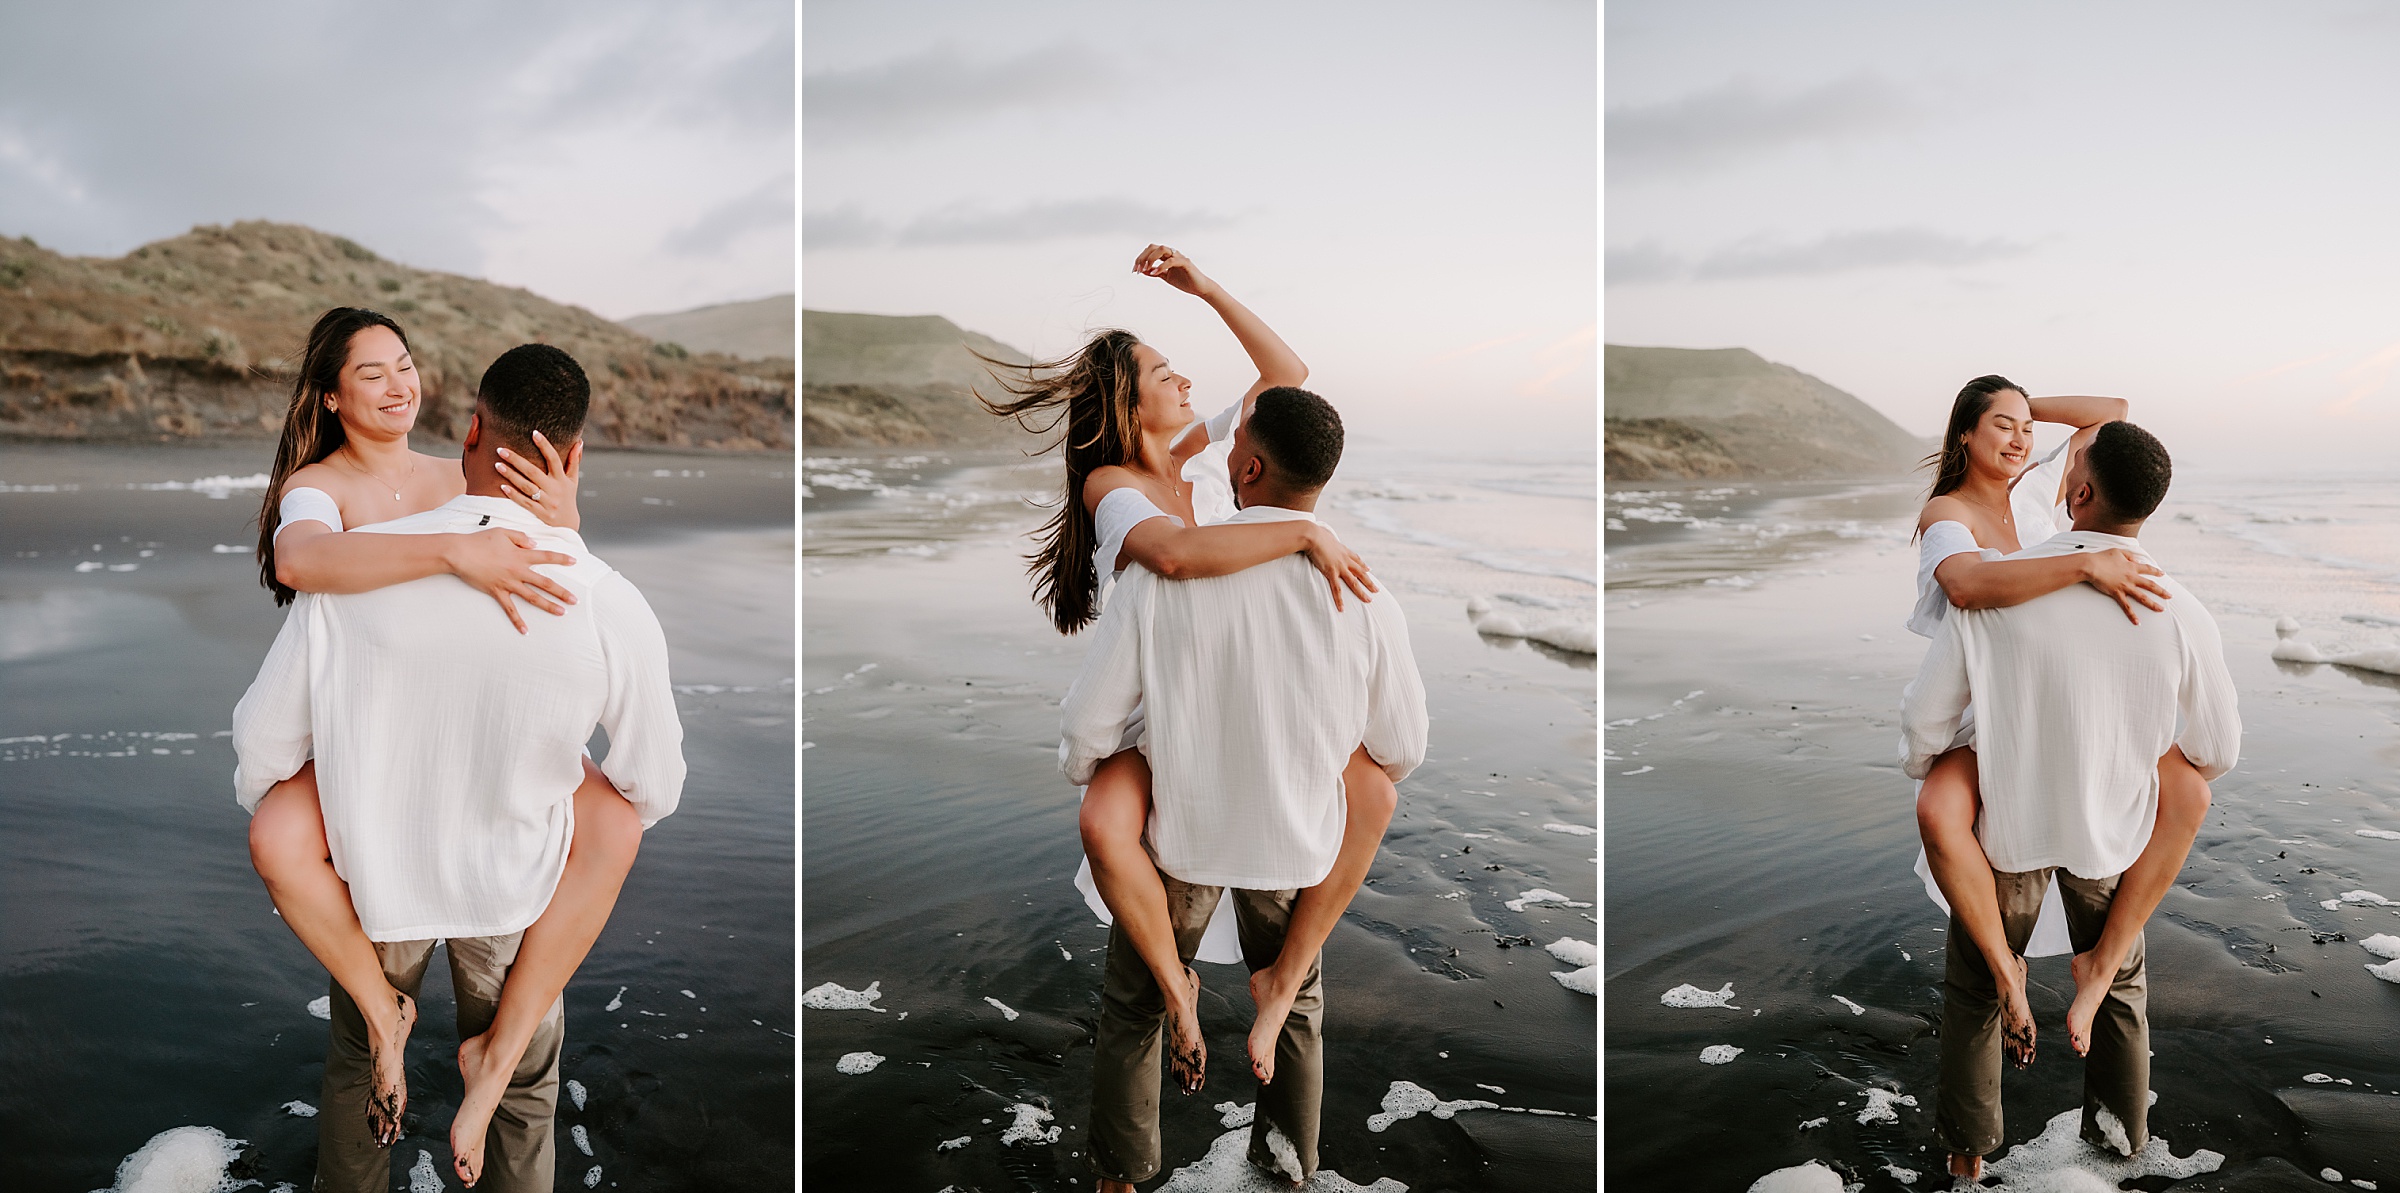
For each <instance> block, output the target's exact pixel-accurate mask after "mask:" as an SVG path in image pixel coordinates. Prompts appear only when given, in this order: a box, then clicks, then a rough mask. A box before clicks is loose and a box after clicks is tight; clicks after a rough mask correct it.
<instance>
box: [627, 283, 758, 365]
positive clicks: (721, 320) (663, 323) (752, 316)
mask: <svg viewBox="0 0 2400 1193" xmlns="http://www.w3.org/2000/svg"><path fill="white" fill-rule="evenodd" d="M795 305H796V304H795V303H794V302H793V301H792V296H791V295H789V294H778V295H775V296H774V297H772V298H758V299H752V300H751V301H749V302H725V303H718V304H717V305H715V306H707V307H694V308H693V309H691V310H688V311H676V312H674V313H673V314H667V315H635V316H634V317H633V318H631V319H619V320H618V321H617V322H619V323H621V324H623V325H624V326H626V327H630V328H632V329H633V330H635V331H638V332H640V333H642V334H643V335H646V336H648V337H650V338H651V339H653V340H656V341H659V342H661V343H668V344H679V345H681V346H683V347H685V348H688V349H690V350H691V351H694V352H716V353H721V354H723V355H726V356H731V357H735V358H737V359H741V360H768V359H773V358H777V357H780V358H782V359H784V360H790V359H792V355H793V353H792V314H793V309H794V307H795Z"/></svg>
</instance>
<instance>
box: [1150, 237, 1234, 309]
mask: <svg viewBox="0 0 2400 1193" xmlns="http://www.w3.org/2000/svg"><path fill="white" fill-rule="evenodd" d="M1133 271H1134V272H1135V273H1138V274H1141V275H1142V276H1143V277H1150V278H1157V279H1159V280H1161V281H1163V282H1165V283H1166V284H1168V285H1170V286H1173V287H1175V288H1176V289H1178V290H1181V291H1183V292H1184V293H1186V294H1189V295H1191V296H1192V297H1194V298H1206V297H1208V296H1209V295H1210V294H1211V293H1213V292H1215V290H1216V288H1217V284H1216V283H1215V282H1213V281H1210V280H1209V277H1208V275H1207V274H1204V273H1202V272H1200V269H1199V267H1198V266H1195V265H1193V264H1192V259H1191V258H1189V257H1186V256H1184V255H1183V254H1182V253H1178V252H1176V251H1175V250H1173V249H1171V248H1168V247H1167V246H1165V245H1163V244H1154V245H1151V246H1150V247H1149V248H1146V249H1143V250H1142V255H1141V256H1138V257H1135V258H1134V259H1133Z"/></svg>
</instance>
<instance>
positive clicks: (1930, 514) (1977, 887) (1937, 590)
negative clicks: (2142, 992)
mask: <svg viewBox="0 0 2400 1193" xmlns="http://www.w3.org/2000/svg"><path fill="white" fill-rule="evenodd" d="M2126 410H2127V403H2126V402H2125V400H2124V399H2122V398H2099V397H2048V398H2028V397H2027V396H2026V395H2025V392H2024V390H2023V389H2021V388H2019V387H2018V386H2017V385H2016V384H2015V383H2013V382H2011V381H2009V380H2008V379H2007V378H2004V377H1998V376H1989V377H1978V378H1976V379H1975V380H1973V381H1970V382H1968V383H1967V386H1966V388H1965V389H1962V390H1960V391H1959V394H1958V398H1957V400H1956V401H1955V402H1954V403H1953V404H1952V405H1951V408H1950V422H1949V427H1948V429H1947V430H1946V431H1945V433H1944V436H1943V440H1942V449H1941V451H1940V452H1938V453H1936V455H1935V456H1934V457H1932V458H1931V459H1929V460H1928V461H1927V462H1928V463H1929V464H1933V465H1935V474H1934V481H1933V492H1932V496H1931V498H1930V499H1929V500H1928V501H1926V503H1925V508H1924V512H1923V513H1921V514H1919V515H1918V518H1917V533H1918V534H1919V535H1920V536H1921V546H1920V549H1919V553H1918V565H1917V606H1916V611H1915V614H1914V616H1912V617H1911V618H1910V619H1909V623H1908V628H1909V629H1910V630H1911V631H1912V632H1914V633H1917V634H1920V635H1923V636H1925V637H1931V636H1932V635H1933V633H1934V631H1935V629H1937V628H1938V627H1939V626H1940V624H1941V619H1942V617H1943V616H1945V615H1946V614H1947V613H1948V612H1949V610H1950V609H1951V608H1952V607H1953V606H1955V607H1957V608H1960V609H1990V608H1997V607H2001V606H2006V605H2016V604H2021V603H2023V602H2025V601H2029V600H2032V599H2033V598H2035V597H2038V596H2041V595H2043V594H2045V593H2050V592H2055V591H2057V590H2059V589H2061V588H2065V587H2067V586H2069V585H2071V584H2079V583H2081V584H2089V585H2091V586H2092V587H2094V588H2096V589H2099V590H2100V591H2101V592H2103V593H2106V594H2107V595H2108V596H2110V597H2113V598H2115V600H2116V601H2117V603H2118V605H2120V606H2121V607H2122V608H2123V609H2124V611H2125V616H2126V617H2127V618H2129V619H2133V620H2136V621H2138V620H2140V614H2139V612H2137V608H2136V607H2137V606H2147V607H2148V608H2150V609H2153V610H2157V609H2163V608H2165V606H2164V605H2162V604H2160V602H2161V601H2164V600H2166V599H2167V593H2166V590H2165V588H2164V587H2162V586H2161V585H2159V584H2158V582H2157V581H2154V580H2151V579H2150V578H2149V577H2151V576H2154V575H2157V574H2159V571H2158V569H2157V568H2155V567H2152V566H2150V565H2148V564H2146V563H2143V562H2142V561H2141V560H2140V559H2139V558H2138V557H2136V556H2134V555H2133V554H2131V553H2130V552H2127V551H2123V550H2113V549H2112V550H2106V551H2095V552H2078V553H2076V554H2073V555H2058V556H2051V557H2047V558H2040V559H2003V558H2001V557H2002V556H2004V555H2007V554H2010V553H2013V552H2016V551H2019V550H2022V549H2023V548H2026V547H2030V546H2033V545H2034V544H2035V543H2038V542H2040V541H2042V540H2043V539H2046V538H2048V537H2050V536H2051V535H2052V534H2054V533H2057V532H2058V531H2059V530H2061V529H2064V527H2063V525H2061V521H2062V519H2060V518H2059V517H2058V516H2057V515H2056V514H2055V513H2054V512H2053V506H2054V505H2056V503H2058V502H2059V501H2061V500H2063V498H2064V494H2063V492H2062V491H2061V490H2062V486H2063V485H2064V482H2065V472H2066V461H2067V457H2068V453H2071V452H2077V451H2081V450H2083V448H2084V447H2085V446H2086V445H2088V444H2089V443H2090V442H2091V439H2092V436H2093V434H2094V433H2095V432H2096V430H2097V428H2098V427H2099V426H2100V425H2101V424H2102V423H2107V422H2114V421H2118V420H2120V419H2123V418H2124V417H2125V414H2126ZM2036 422H2052V423H2063V424H2065V425H2067V426H2072V427H2074V428H2076V432H2075V434H2074V435H2073V436H2072V437H2070V438H2069V439H2068V441H2067V442H2066V443H2065V444H2064V445H2062V446H2061V447H2060V448H2059V449H2058V450H2057V451H2054V452H2053V453H2052V454H2051V455H2050V456H2049V457H2048V458H2046V459H2044V460H2042V461H2040V462H2038V463H2033V464H2031V465H2030V466H2029V464H2028V461H2029V459H2030V456H2031V452H2032V444H2033V424H2034V423H2036ZM2158 784H2159V801H2158V818H2157V823H2156V827H2155V828H2154V829H2153V830H2152V832H2151V835H2150V841H2149V844H2148V845H2147V846H2146V847H2145V848H2144V849H2143V851H2142V854H2141V857H2140V858H2139V859H2137V860H2136V861H2135V862H2134V864H2133V866H2132V868H2130V869H2128V870H2127V871H2126V872H2125V877H2124V881H2123V884H2122V885H2121V886H2119V887H2118V890H2117V898H2116V901H2115V903H2114V904H2113V905H2112V906H2111V908H2110V910H2109V918H2108V923H2107V926H2106V928H2105V929H2104V930H2103V931H2102V933H2101V937H2100V941H2099V943H2098V944H2097V945H2095V946H2094V947H2093V948H2092V950H2091V951H2090V952H2086V953H2078V954H2076V955H2075V958H2074V961H2073V963H2072V969H2073V973H2074V977H2075V1001H2074V1002H2073V1004H2072V1005H2071V1006H2070V1007H2069V1008H2068V1011H2067V1037H2068V1042H2069V1043H2070V1044H2071V1045H2072V1046H2073V1047H2074V1049H2075V1051H2076V1053H2077V1054H2078V1055H2081V1054H2083V1053H2084V1052H2085V1051H2087V1050H2088V1049H2089V1048H2090V1046H2091V1026H2092V1017H2093V1016H2094V1015H2095V1014H2096V1013H2097V1012H2098V1010H2099V1008H2100V1003H2101V1000H2102V998H2103V997H2104V996H2105V995H2106V994H2107V993H2108V988H2109V983H2110V982H2111V981H2112V980H2113V979H2114V977H2115V975H2116V973H2117V971H2118V970H2119V969H2120V968H2122V967H2123V966H2124V964H2125V959H2126V956H2127V955H2128V953H2129V952H2130V950H2131V949H2132V947H2133V945H2134V943H2135V942H2136V941H2137V940H2139V939H2140V936H2141V931H2142V925H2143V924H2145V923H2147V922H2148V921H2149V918H2150V913H2151V911H2152V910H2154V909H2155V908H2156V907H2157V906H2158V902H2159V900H2160V899H2161V898H2162V897H2163V896H2164V895H2165V894H2166V889H2167V887H2168V886H2169V885H2171V884H2172V883H2173V882H2174V880H2175V875H2176V873H2177V872H2178V871H2180V870H2181V869H2182V868H2183V859H2184V856H2185V855H2186V854H2188V853H2189V852H2190V851H2191V847H2192V839H2193V837H2194V836H2195V835H2197V834H2198V832H2199V829H2200V821H2201V819H2202V818H2203V817H2204V816H2205V815H2206V813H2207V811H2208V803H2209V791H2208V783H2207V781H2206V780H2204V779H2202V778H2201V777H2200V772H2199V771H2198V770H2196V769H2194V768H2193V766H2192V764H2191V763H2190V762H2189V761H2187V760H2185V758H2184V756H2183V751H2182V750H2181V749H2180V748H2178V749H2173V750H2169V751H2168V752H2167V754H2166V756H2165V757H2162V758H2160V759H2159V762H2158ZM1980 812H1981V806H1980V798H1979V795H1978V792H1977V776H1976V762H1975V744H1974V721H1973V711H1972V710H1971V709H1970V710H1969V715H1968V719H1967V721H1966V723H1965V724H1963V725H1962V726H1961V727H1960V729H1959V735H1958V738H1957V740H1956V741H1954V742H1953V743H1952V748H1951V749H1950V751H1949V752H1948V753H1945V754H1943V755H1942V756H1941V757H1940V758H1939V759H1937V760H1936V761H1935V762H1934V764H1933V769H1932V771H1931V772H1930V773H1928V774H1927V775H1926V776H1925V782H1924V785H1923V787H1921V788H1920V789H1919V791H1918V794H1917V825H1918V831H1919V833H1920V834H1921V835H1922V837H1923V838H1924V843H1925V854H1924V857H1923V859H1922V860H1921V862H1920V872H1921V873H1925V874H1926V875H1927V876H1928V877H1929V879H1930V880H1931V883H1932V884H1933V885H1934V886H1936V887H1937V888H1938V891H1939V897H1940V898H1941V899H1942V900H1943V901H1944V902H1945V903H1946V905H1947V906H1948V907H1949V908H1951V909H1952V911H1953V914H1954V915H1955V916H1956V918H1957V921H1958V923H1959V924H1960V925H1962V926H1963V927H1964V928H1965V930H1966V933H1967V936H1968V938H1969V939H1970V940H1971V941H1972V942H1973V946H1974V948H1975V950H1976V951H1977V952H1978V953H1979V954H1980V955H1981V956H1982V957H1983V959H1984V962H1985V964H1987V965H1988V966H1989V967H1990V968H1991V972H1992V976H1993V979H1994V980H1995V981H1996V982H1997V983H1998V986H1999V990H2000V1008H2001V1010H2000V1014H2001V1031H2002V1038H2003V1040H2004V1041H2005V1045H2006V1048H2007V1050H2008V1054H2009V1059H2010V1060H2011V1061H2012V1062H2014V1063H2015V1064H2016V1065H2017V1066H2018V1067H2019V1068H2023V1067H2024V1066H2025V1065H2027V1064H2029V1063H2031V1061H2032V1060H2033V1040H2034V1028H2033V1014H2032V1011H2031V1009H2030V1007H2029V1005H2028V1003H2027V1001H2026V990H2025V982H2026V979H2025V960H2024V958H2023V957H2020V956H2017V955H2016V954H2015V953H2014V952H2013V951H2012V950H2011V949H2010V948H2009V946H2008V940H2007V936H2006V934H2005V933H2004V932H2003V930H2002V928H2001V925H2000V904H1999V897H1998V895H1997V894H1996V893H1995V887H1994V885H1993V880H1992V867H1991V863H1990V861H1989V860H1988V859H1987V858H1986V857H1985V856H1984V853H1983V846H1982V844H1981V843H1980V842H1979V841H1977V839H1976V836H1975V822H1976V818H1977V816H1978V815H1979V814H1980ZM2056 900H2057V892H2056V890H2055V888H2053V890H2052V892H2051V896H2050V901H2049V902H2048V903H2046V904H2045V905H2044V907H2043V911H2042V916H2041V920H2040V922H2039V923H2038V924H2037V926H2036V927H2035V929H2034V934H2033V939H2032V940H2031V942H2029V943H2028V945H2027V947H2026V956H2048V955H2052V954H2055V953H2062V952H2067V951H2069V949H2070V947H2071V946H2070V945H2068V943H2067V938H2066V929H2065V921H2064V919H2063V916H2062V915H2061V914H2060V912H2059V909H2058V907H2057V904H2056Z"/></svg>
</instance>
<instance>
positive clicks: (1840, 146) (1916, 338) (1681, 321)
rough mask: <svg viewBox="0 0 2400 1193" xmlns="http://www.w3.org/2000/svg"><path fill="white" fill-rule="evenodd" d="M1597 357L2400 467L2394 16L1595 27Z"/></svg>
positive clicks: (1937, 8) (1708, 13) (1862, 8)
mask: <svg viewBox="0 0 2400 1193" xmlns="http://www.w3.org/2000/svg"><path fill="white" fill-rule="evenodd" d="M1606 53H1607V67H1608V70H1607V80H1608V82H1607V97H1606V130H1607V135H1608V142H1607V144H1608V160H1607V170H1608V184H1607V186H1608V193H1607V204H1608V210H1607V229H1606V251H1607V262H1608V264H1607V289H1606V302H1607V339H1608V342H1610V343H1623V344H1657V345H1669V346H1678V347H1693V348H1702V347H1709V348H1713V347H1732V346H1739V347H1746V348H1750V349H1753V350H1755V351H1757V352H1758V353H1759V354H1761V355H1763V356H1765V357H1767V358H1768V359H1770V360H1776V361H1781V362H1783V363H1786V364H1790V365H1793V366H1795V367H1797V368H1799V369H1801V370H1802V371H1804V372H1808V373H1811V374H1814V375H1816V376H1818V377H1821V378H1823V379H1824V380H1826V381H1828V382H1831V383H1832V384H1834V385H1836V386H1838V387H1840V388H1842V389H1845V390H1848V391H1849V392H1851V393H1854V394H1856V395H1858V396H1859V397H1861V398H1863V399H1865V400H1866V401H1868V402H1869V403H1871V404H1873V405H1875V406H1877V407H1878V408H1880V409H1882V410H1884V411H1885V412H1886V413H1888V414H1890V415H1891V416H1892V417H1893V418H1894V419H1895V420H1897V421H1899V422H1900V423H1901V425H1903V426H1905V427H1907V428H1908V429H1910V430H1912V431H1916V432H1919V433H1922V434H1928V435H1930V434H1935V433H1938V432H1939V430H1940V428H1941V423H1942V420H1943V418H1944V416H1945V415H1946V413H1947V411H1948V407H1949V402H1950V399H1951V398H1952V396H1953V395H1955V394H1956V393H1957V391H1958V389H1959V387H1960V386H1961V385H1962V384H1964V383H1965V382H1966V381H1967V380H1968V379H1969V378H1972V377H1975V376H1977V375H1979V374H1983V373H1995V372H1996V373H2001V374H2004V375H2006V376H2008V377H2010V378H2012V379H2015V380H2017V381H2019V382H2022V383H2023V384H2025V385H2026V386H2027V387H2028V388H2030V389H2031V390H2032V391H2033V392H2035V393H2037V394H2041V393H2091V392H2097V393H2104V394H2116V395H2121V396H2124V397H2127V398H2130V399H2132V401H2133V417H2134V420H2135V421H2137V422H2140V423H2143V424H2144V425H2146V426H2149V427H2150V428H2151V429H2152V430H2155V431H2157V432H2158V434H2159V435H2160V437H2161V439H2162V440H2164V441H2165V442H2166V444H2167V446H2168V448H2169V450H2171V451H2174V452H2176V453H2177V459H2178V462H2179V463H2188V464H2197V465H2204V466H2207V467H2211V468H2220V467H2221V468H2239V467H2247V466H2250V465H2252V464H2256V465H2260V466H2272V467H2276V468H2288V467H2291V466H2293V465H2296V464H2301V463H2304V462H2306V463H2321V464H2331V465H2335V466H2341V467H2358V466H2377V465H2380V466H2384V467H2389V468H2394V469H2400V285H2396V284H2395V276H2396V275H2400V217H2396V216H2395V214H2394V213H2395V211H2396V210H2400V154H2396V153H2395V152H2394V149H2395V147H2396V146H2400V68H2396V67H2395V63H2396V62H2400V8H2394V7H2393V6H2391V5H2389V4H2380V3H2368V2H2365V0H2339V2H2328V0H2317V2H2303V3H2294V4H2279V5H2258V4H2232V3H2220V2H2201V3H2187V2H2176V3H2161V2H2145V3H2115V4H2105V5H2094V4H2089V3H2016V4H2005V5H1959V4H1924V3H1910V2H1902V0H1879V2H1874V3H1832V2H1828V3H1815V4H1808V5H1792V4H1781V3H1764V2H1759V3H1725V2H1719V0H1675V2H1673V3H1666V2H1660V0H1612V3H1610V4H1609V6H1608V13H1607V51H1606Z"/></svg>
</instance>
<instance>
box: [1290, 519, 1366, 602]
mask: <svg viewBox="0 0 2400 1193" xmlns="http://www.w3.org/2000/svg"><path fill="white" fill-rule="evenodd" d="M1307 543H1308V545H1307V546H1306V547H1304V548H1302V549H1303V550H1305V551H1307V552H1308V561H1309V562H1310V563H1313V564H1315V565H1317V570H1318V571H1320V572H1323V573H1325V583H1326V584H1327V585H1329V586H1331V587H1332V589H1333V607H1334V608H1336V609H1339V608H1341V607H1342V588H1343V586H1345V585H1347V586H1348V587H1349V589H1350V591H1352V592H1355V593H1357V594H1358V599H1359V600H1360V601H1372V600H1374V599H1375V598H1374V597H1371V596H1368V595H1367V594H1368V593H1370V592H1381V591H1383V590H1382V589H1380V588H1377V587H1376V586H1375V577H1373V576H1370V575H1368V574H1367V561H1366V560H1365V559H1363V558H1361V557H1360V556H1359V554H1358V552H1356V551H1353V550H1351V549H1350V548H1348V547H1345V546H1343V545H1342V540H1340V539H1338V538H1335V537H1334V536H1333V532H1332V531H1330V530H1327V529H1326V528H1325V527H1324V526H1323V525H1321V524H1317V523H1311V524H1310V525H1309V528H1308V536H1307Z"/></svg>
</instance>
